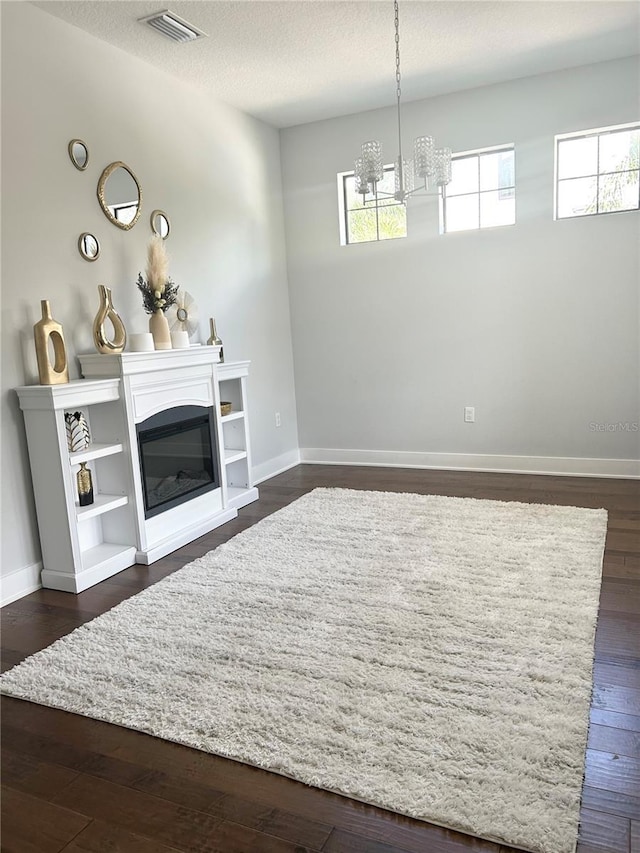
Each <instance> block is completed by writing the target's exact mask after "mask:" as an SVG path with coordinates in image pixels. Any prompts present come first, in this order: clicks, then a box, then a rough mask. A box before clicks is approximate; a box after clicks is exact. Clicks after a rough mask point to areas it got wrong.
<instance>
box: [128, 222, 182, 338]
mask: <svg viewBox="0 0 640 853" xmlns="http://www.w3.org/2000/svg"><path fill="white" fill-rule="evenodd" d="M168 264H169V259H168V258H167V252H166V249H165V247H164V242H163V240H162V237H159V236H158V235H157V234H156V235H155V236H154V237H152V238H151V241H150V243H149V249H148V253H147V270H146V272H147V279H146V281H145V279H144V278H143V277H142V273H138V281H137V285H138V289H139V290H140V292H141V293H142V304H143V306H144V310H145V311H146V312H147V314H151V317H150V318H149V331H150V332H151V334H152V335H153V341H154V345H155V348H156V349H171V332H170V330H169V322H168V320H167V318H166V316H165V311H166V310H167V309H168V308H170V307H171V306H172V305H174V304H175V302H176V300H177V295H178V285H177V284H174V283H173V282H172V281H171V279H170V278H169V274H168V272H167V268H168Z"/></svg>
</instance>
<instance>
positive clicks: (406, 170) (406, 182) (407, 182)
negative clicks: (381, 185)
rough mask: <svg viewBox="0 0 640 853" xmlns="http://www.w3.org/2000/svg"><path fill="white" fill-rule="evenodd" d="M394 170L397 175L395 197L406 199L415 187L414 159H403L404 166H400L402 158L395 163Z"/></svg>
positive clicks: (397, 199) (396, 198) (401, 199)
mask: <svg viewBox="0 0 640 853" xmlns="http://www.w3.org/2000/svg"><path fill="white" fill-rule="evenodd" d="M394 172H395V177H396V191H395V193H394V198H395V200H396V201H402V202H403V201H406V199H407V196H408V195H409V194H410V193H412V192H413V190H414V189H415V174H414V167H413V160H404V159H403V160H402V168H400V158H398V159H397V160H396V162H395V164H394Z"/></svg>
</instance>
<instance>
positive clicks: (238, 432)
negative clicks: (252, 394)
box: [216, 361, 258, 509]
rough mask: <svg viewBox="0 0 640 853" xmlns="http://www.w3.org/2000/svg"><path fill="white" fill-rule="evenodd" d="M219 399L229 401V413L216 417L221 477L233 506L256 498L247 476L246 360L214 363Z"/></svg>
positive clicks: (249, 448)
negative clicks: (219, 444)
mask: <svg viewBox="0 0 640 853" xmlns="http://www.w3.org/2000/svg"><path fill="white" fill-rule="evenodd" d="M216 372H217V380H218V389H219V394H220V400H221V402H227V403H231V412H230V413H229V414H228V415H222V417H221V418H220V422H221V427H222V453H221V457H222V478H223V484H224V485H223V488H225V490H226V499H227V504H228V505H229V506H234V507H236V509H237V508H239V507H242V506H245V505H246V504H248V503H251V501H255V500H257V499H258V490H257V489H256V488H255V487H254V485H253V480H252V477H251V441H250V437H249V418H248V412H247V377H248V375H249V362H248V361H237V362H231V363H227V364H219V365H217V371H216Z"/></svg>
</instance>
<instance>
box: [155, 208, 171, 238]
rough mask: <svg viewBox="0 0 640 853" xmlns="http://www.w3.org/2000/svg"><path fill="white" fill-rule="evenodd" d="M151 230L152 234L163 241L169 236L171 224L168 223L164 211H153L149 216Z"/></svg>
mask: <svg viewBox="0 0 640 853" xmlns="http://www.w3.org/2000/svg"><path fill="white" fill-rule="evenodd" d="M151 230H152V231H153V233H154V234H157V235H158V237H162V239H163V240H166V239H167V237H168V236H169V231H171V223H170V222H169V217H168V216H167V214H166V213H165V212H164V210H154V211H153V213H152V214H151Z"/></svg>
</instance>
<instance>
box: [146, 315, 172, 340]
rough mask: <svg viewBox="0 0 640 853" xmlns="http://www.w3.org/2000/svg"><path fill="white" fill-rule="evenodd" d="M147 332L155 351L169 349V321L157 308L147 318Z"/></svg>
mask: <svg viewBox="0 0 640 853" xmlns="http://www.w3.org/2000/svg"><path fill="white" fill-rule="evenodd" d="M149 331H150V332H151V334H152V335H153V345H154V346H155V348H156V349H171V331H170V330H169V321H168V320H167V318H166V317H165V315H164V311H162V309H160V308H157V309H156V310H155V311H154V312H153V314H152V315H151V316H150V317H149Z"/></svg>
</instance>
